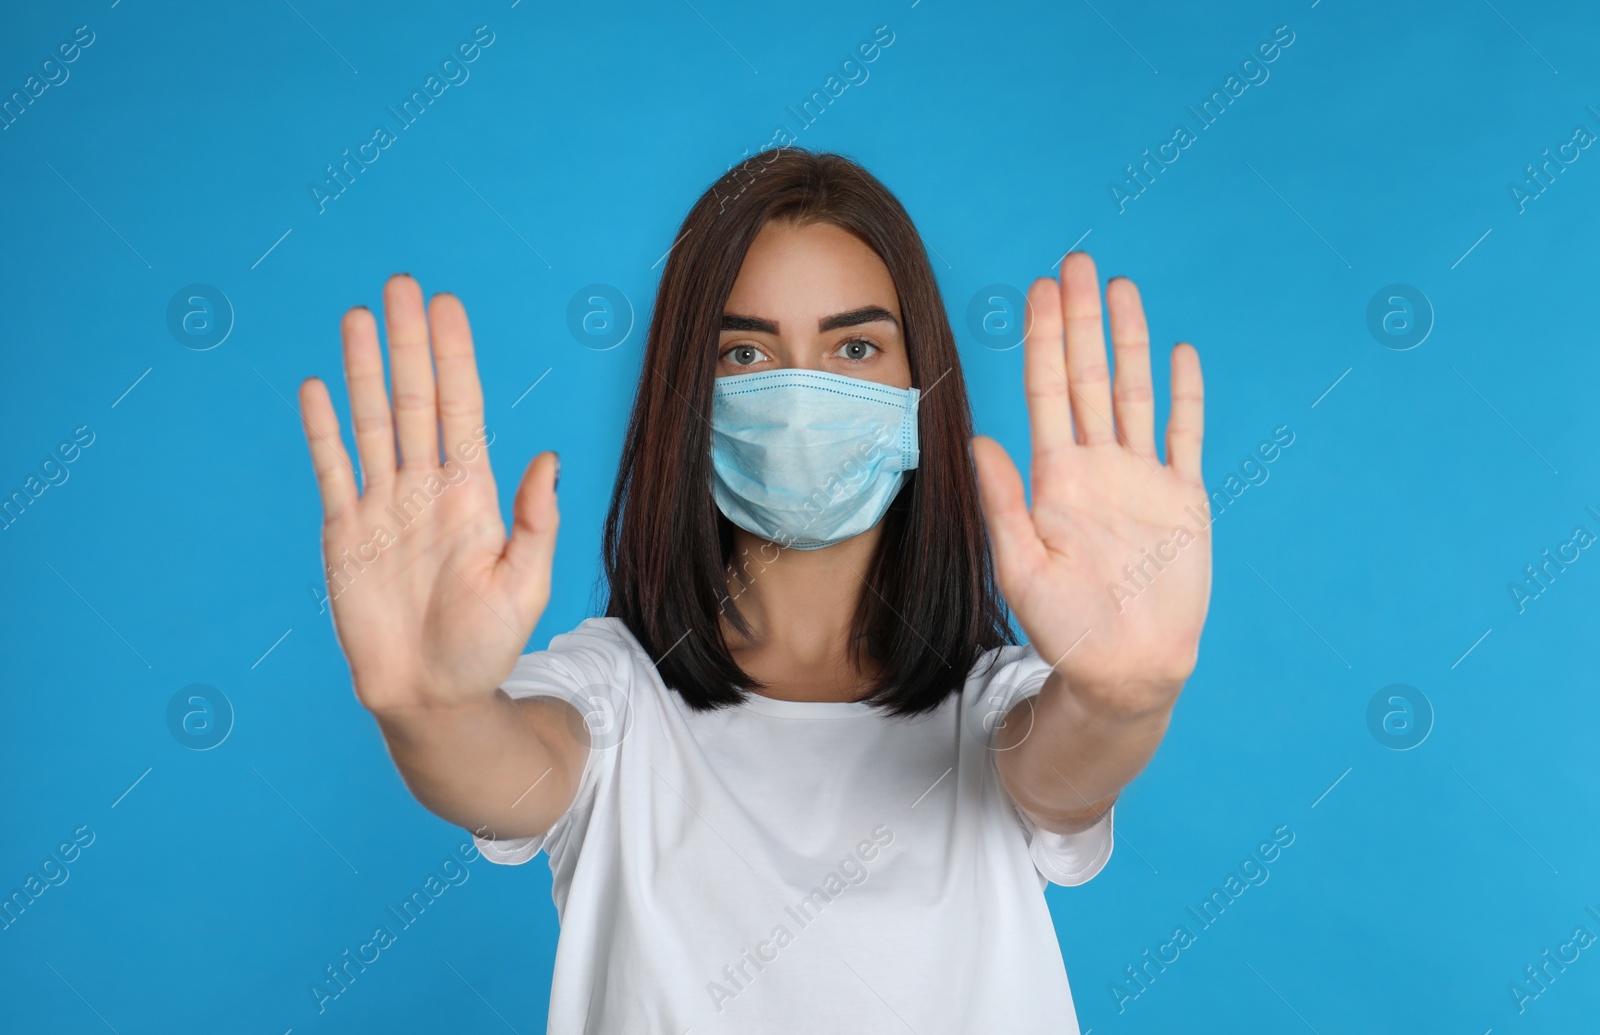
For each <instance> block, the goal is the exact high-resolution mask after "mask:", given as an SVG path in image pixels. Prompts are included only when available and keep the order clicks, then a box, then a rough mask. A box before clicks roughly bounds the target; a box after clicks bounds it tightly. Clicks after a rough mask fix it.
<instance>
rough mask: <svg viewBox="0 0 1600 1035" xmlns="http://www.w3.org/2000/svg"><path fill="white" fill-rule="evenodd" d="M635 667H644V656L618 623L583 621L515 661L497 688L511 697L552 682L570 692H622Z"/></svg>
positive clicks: (634, 678) (624, 626) (636, 673)
mask: <svg viewBox="0 0 1600 1035" xmlns="http://www.w3.org/2000/svg"><path fill="white" fill-rule="evenodd" d="M641 665H643V666H645V667H648V666H649V665H650V659H649V656H648V655H647V654H646V653H645V652H644V648H643V647H641V646H640V645H639V641H638V640H637V639H635V638H634V636H633V633H632V632H630V631H629V630H628V626H627V624H626V623H625V622H623V620H622V619H620V618H607V617H597V618H586V619H584V620H583V621H581V622H579V623H578V624H577V625H576V626H575V627H574V628H572V629H570V630H568V631H567V632H564V633H557V634H556V635H555V636H553V637H551V639H550V645H549V646H548V647H546V648H545V649H544V650H535V651H530V652H528V653H526V654H523V655H522V656H521V657H519V658H518V659H517V662H516V665H515V666H514V667H513V668H512V670H511V675H510V676H509V677H508V678H507V679H506V681H505V682H504V683H503V684H501V685H502V686H503V688H504V689H505V690H506V691H507V692H508V693H510V694H512V695H513V696H517V695H518V692H519V691H521V692H524V693H534V692H538V690H540V689H544V688H546V687H548V686H549V684H550V683H552V682H557V683H559V684H561V685H562V686H564V687H566V688H568V689H572V690H597V689H601V688H608V689H612V690H616V691H620V692H624V693H625V692H627V691H629V690H630V689H631V688H632V686H633V685H634V684H635V683H636V682H637V681H638V679H639V670H640V667H641Z"/></svg>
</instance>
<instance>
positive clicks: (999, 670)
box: [969, 644, 1116, 887]
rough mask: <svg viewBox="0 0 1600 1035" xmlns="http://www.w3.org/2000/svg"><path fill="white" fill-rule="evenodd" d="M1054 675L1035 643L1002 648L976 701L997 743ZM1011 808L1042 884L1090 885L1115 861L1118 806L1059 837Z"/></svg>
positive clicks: (987, 731)
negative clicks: (1017, 711)
mask: <svg viewBox="0 0 1600 1035" xmlns="http://www.w3.org/2000/svg"><path fill="white" fill-rule="evenodd" d="M1049 675H1050V665H1049V664H1048V663H1046V662H1045V661H1044V659H1043V658H1041V657H1040V656H1039V653H1038V651H1036V650H1035V649H1034V648H1033V646H1032V645H1031V644H1025V645H1021V646H1015V647H1002V648H1000V653H999V656H998V657H997V658H996V659H995V661H994V664H993V666H992V667H991V668H990V669H989V672H988V674H987V675H986V676H985V677H984V679H983V685H982V688H981V692H980V693H979V695H978V700H977V701H976V702H973V704H975V706H976V707H978V708H980V709H981V714H982V715H983V716H985V719H984V720H983V721H982V728H983V729H984V731H985V733H986V734H987V735H988V736H990V737H991V738H992V736H993V734H994V732H995V731H996V730H997V729H998V728H999V726H1000V725H1001V724H1003V722H1004V720H1005V719H1006V717H1007V716H1008V715H1009V713H1010V711H1011V709H1012V707H1014V706H1015V705H1016V704H1018V703H1019V702H1021V701H1022V700H1023V698H1026V697H1033V696H1035V695H1037V694H1038V693H1039V692H1040V691H1042V690H1043V689H1044V683H1045V680H1046V679H1047V678H1048V677H1049ZM969 706H970V705H969ZM991 759H992V754H991ZM997 782H998V781H997ZM1001 793H1004V788H1002V789H1001ZM1007 803H1008V804H1009V806H1010V809H1011V812H1012V814H1013V815H1014V816H1016V818H1017V822H1018V823H1019V824H1020V825H1021V827H1022V831H1023V835H1024V837H1025V838H1026V839H1027V843H1028V856H1029V858H1031V859H1032V860H1033V865H1034V869H1036V870H1038V871H1039V876H1040V880H1041V885H1042V884H1043V883H1045V882H1048V883H1051V884H1060V885H1062V886H1064V887H1075V886H1077V885H1079V884H1085V883H1087V882H1088V881H1089V880H1090V879H1092V878H1093V877H1094V876H1095V875H1096V874H1098V873H1099V872H1100V871H1101V870H1103V869H1104V868H1105V866H1106V863H1108V862H1109V861H1110V860H1111V850H1112V848H1113V847H1114V843H1115V836H1114V833H1113V822H1114V814H1115V812H1116V805H1115V804H1113V805H1112V806H1111V808H1109V809H1107V810H1106V811H1105V814H1104V815H1102V816H1101V817H1100V818H1099V819H1097V820H1095V822H1094V823H1093V825H1091V826H1089V827H1088V828H1086V829H1084V830H1080V831H1078V832H1077V833H1073V834H1057V833H1054V832H1052V831H1049V830H1042V829H1040V828H1039V827H1038V826H1037V825H1035V824H1034V822H1033V821H1032V820H1030V819H1029V818H1028V817H1027V816H1026V815H1025V814H1024V813H1023V811H1022V809H1020V808H1019V807H1017V805H1016V803H1015V802H1013V801H1010V797H1009V795H1008V796H1007Z"/></svg>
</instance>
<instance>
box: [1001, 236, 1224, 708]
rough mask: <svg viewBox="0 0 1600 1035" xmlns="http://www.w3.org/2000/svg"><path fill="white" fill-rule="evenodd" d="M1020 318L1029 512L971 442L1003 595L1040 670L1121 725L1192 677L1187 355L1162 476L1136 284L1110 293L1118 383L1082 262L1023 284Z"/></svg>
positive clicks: (1202, 577) (1207, 590)
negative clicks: (1024, 310)
mask: <svg viewBox="0 0 1600 1035" xmlns="http://www.w3.org/2000/svg"><path fill="white" fill-rule="evenodd" d="M1028 305H1029V308H1030V310H1031V316H1032V323H1031V325H1030V326H1029V327H1028V328H1027V333H1026V339H1025V344H1024V349H1025V353H1024V360H1023V362H1024V381H1025V391H1026V396H1027V400H1028V417H1029V423H1030V426H1031V431H1032V439H1033V470H1032V474H1033V477H1032V486H1033V505H1032V507H1031V508H1030V507H1029V506H1028V505H1027V503H1026V501H1025V499H1024V495H1023V484H1022V477H1021V475H1020V474H1019V473H1018V471H1017V468H1016V465H1015V464H1013V463H1012V462H1011V458H1010V457H1009V456H1007V455H1006V451H1005V449H1004V448H1002V447H1001V445H1000V444H999V443H998V442H996V441H995V440H993V439H991V438H988V437H986V436H982V435H979V436H976V437H974V438H973V440H972V450H973V459H974V461H975V462H976V464H977V468H978V481H979V487H980V490H981V493H982V498H983V509H984V516H985V518H986V520H987V522H988V526H989V537H990V541H991V543H992V544H993V550H994V557H995V568H996V578H997V580H998V582H999V586H1000V591H1001V592H1002V593H1003V594H1004V595H1005V599H1006V602H1007V604H1009V605H1010V607H1011V609H1012V611H1013V612H1015V613H1016V616H1017V620H1018V622H1019V623H1020V624H1021V625H1022V628H1023V630H1024V631H1025V632H1026V633H1027V634H1028V638H1029V640H1030V641H1032V643H1033V645H1034V647H1035V648H1036V649H1037V650H1038V652H1039V654H1040V656H1041V657H1043V658H1044V660H1045V661H1047V662H1050V663H1051V664H1052V665H1053V666H1054V668H1055V670H1056V671H1058V672H1060V673H1061V675H1062V677H1063V678H1064V679H1065V680H1066V685H1067V686H1068V687H1070V688H1072V690H1073V692H1074V694H1075V695H1078V696H1080V697H1082V698H1083V699H1084V700H1085V701H1086V703H1088V704H1090V705H1092V706H1094V707H1095V708H1096V709H1097V710H1100V711H1103V712H1105V713H1108V714H1112V715H1117V716H1134V715H1143V714H1147V713H1150V712H1153V711H1156V710H1159V709H1164V708H1170V707H1171V705H1172V703H1173V701H1175V700H1176V698H1177V695H1178V692H1179V691H1180V690H1181V689H1182V686H1183V681H1184V680H1185V679H1187V678H1188V676H1189V674H1190V673H1191V672H1192V671H1193V670H1194V666H1195V661H1196V659H1197V657H1198V653H1199V646H1200V630H1201V627H1202V626H1203V625H1204V624H1205V619H1206V610H1207V606H1208V604H1209V601H1210V596H1211V528H1210V524H1211V516H1210V510H1209V500H1208V498H1207V495H1206V489H1205V484H1204V482H1203V481H1202V479H1201V473H1200V442H1201V432H1202V428H1203V410H1204V404H1203V393H1202V384H1201V378H1200V356H1199V353H1198V352H1196V351H1195V348H1194V346H1192V345H1189V344H1187V343H1185V342H1180V343H1179V344H1178V345H1177V346H1175V347H1174V348H1173V350H1172V413H1171V417H1170V419H1169V420H1168V422H1167V462H1166V463H1165V464H1163V463H1162V462H1161V460H1160V459H1159V458H1158V457H1157V456H1156V449H1155V438H1154V430H1155V412H1154V411H1155V407H1154V394H1153V392H1152V390H1151V384H1150V343H1149V334H1148V331H1147V329H1146V325H1145V318H1144V308H1143V305H1142V304H1141V303H1140V300H1139V291H1138V289H1137V288H1135V287H1134V286H1133V282H1132V281H1131V280H1128V279H1127V278H1124V277H1118V278H1113V279H1112V280H1111V281H1110V282H1109V283H1108V284H1107V285H1106V308H1107V309H1108V310H1109V311H1110V317H1111V341H1112V347H1113V349H1114V350H1115V356H1116V380H1115V382H1114V383H1113V381H1112V380H1111V378H1110V376H1109V373H1108V369H1107V363H1106V347H1105V336H1104V334H1103V333H1102V331H1101V322H1100V321H1101V307H1100V288H1099V281H1098V279H1097V275H1096V272H1095V266H1094V260H1092V259H1090V258H1089V256H1088V255H1087V254H1085V253H1083V252H1073V253H1071V254H1069V255H1067V256H1066V257H1065V258H1064V259H1063V260H1062V263H1061V279H1060V282H1059V283H1058V282H1057V281H1056V280H1054V279H1051V278H1048V277H1042V278H1040V279H1039V280H1037V281H1035V282H1034V284H1033V286H1032V287H1031V288H1030V289H1029V291H1028ZM1063 335H1064V341H1065V345H1064V347H1063ZM1113 421H1114V422H1115V423H1114V424H1113Z"/></svg>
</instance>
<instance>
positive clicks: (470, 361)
mask: <svg viewBox="0 0 1600 1035" xmlns="http://www.w3.org/2000/svg"><path fill="white" fill-rule="evenodd" d="M428 329H429V332H430V333H431V335H432V338H433V365H434V367H435V368H436V369H437V370H438V373H439V426H440V428H441V429H442V430H443V432H444V449H445V455H446V457H450V458H454V459H456V462H457V463H462V464H465V465H466V467H467V468H468V469H469V470H470V469H472V468H474V467H477V466H479V465H482V466H484V467H487V466H488V464H489V452H488V450H487V449H486V448H485V449H481V450H473V451H472V456H473V459H472V460H471V461H466V460H463V459H461V458H460V456H459V453H460V451H461V449H462V447H463V446H465V445H467V444H469V443H473V442H475V441H476V440H477V438H478V436H477V435H476V432H477V430H478V429H479V428H481V427H483V386H482V384H480V383H479V381H478V361H477V357H476V356H475V355H474V353H473V349H472V328H471V326H470V325H469V324H468V323H467V310H466V308H465V307H464V306H462V304H461V300H460V299H459V298H457V297H456V296H454V295H452V294H450V293H449V292H441V293H440V294H437V295H434V296H433V302H432V304H431V305H429V306H428Z"/></svg>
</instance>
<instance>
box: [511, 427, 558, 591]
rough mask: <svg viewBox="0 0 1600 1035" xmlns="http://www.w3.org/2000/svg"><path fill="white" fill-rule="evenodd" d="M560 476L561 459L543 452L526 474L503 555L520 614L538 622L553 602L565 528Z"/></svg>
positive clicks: (523, 476) (514, 508)
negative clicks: (559, 537)
mask: <svg viewBox="0 0 1600 1035" xmlns="http://www.w3.org/2000/svg"><path fill="white" fill-rule="evenodd" d="M546 457H548V459H546ZM560 473H561V458H560V457H559V456H557V455H556V454H555V453H540V454H539V455H538V456H536V457H534V458H533V462H532V463H531V464H529V465H528V469H527V470H526V471H524V472H523V473H522V484H521V485H519V486H518V487H517V498H516V500H515V501H514V502H513V503H512V506H511V511H512V527H511V539H510V540H509V541H508V542H507V543H506V547H505V551H504V552H503V553H502V554H501V556H500V561H501V563H502V564H503V565H504V566H505V570H506V575H507V578H508V580H509V582H510V587H511V590H510V591H511V595H512V598H513V599H514V600H516V602H517V607H518V613H519V614H521V615H524V616H527V615H532V616H534V620H535V621H537V619H538V616H539V615H540V614H542V613H543V612H544V607H545V605H546V604H547V603H549V602H550V568H551V564H552V563H553V562H554V560H555V553H556V531H557V529H559V528H560V526H561V511H560V508H559V506H558V505H557V502H556V489H555V482H556V478H557V477H558V476H559V475H560Z"/></svg>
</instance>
